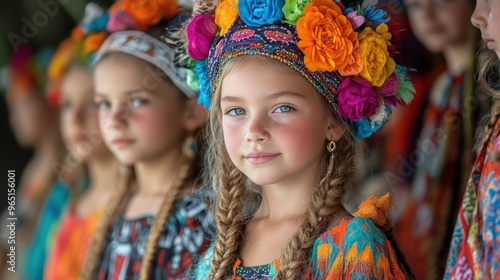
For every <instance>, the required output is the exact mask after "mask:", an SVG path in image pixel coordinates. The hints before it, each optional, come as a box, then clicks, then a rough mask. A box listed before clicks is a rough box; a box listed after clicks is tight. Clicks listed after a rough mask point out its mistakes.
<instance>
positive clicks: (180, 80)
mask: <svg viewBox="0 0 500 280" xmlns="http://www.w3.org/2000/svg"><path fill="white" fill-rule="evenodd" d="M110 52H122V53H126V54H129V55H132V56H134V57H137V58H139V59H142V60H145V61H147V62H149V63H151V64H153V65H154V66H156V67H158V68H159V69H160V70H161V71H163V72H164V73H165V74H166V75H167V76H168V77H169V78H170V80H171V81H172V82H173V83H174V85H175V86H176V87H177V88H179V89H180V90H181V91H182V92H183V93H184V94H185V95H186V96H187V97H188V98H191V97H195V96H197V93H196V92H195V91H193V90H192V89H191V88H190V87H189V86H188V85H187V84H186V79H187V72H186V71H185V69H183V68H180V67H176V66H175V64H174V60H175V50H174V49H172V48H170V47H168V46H167V45H166V44H165V43H162V42H160V41H159V40H157V39H155V38H153V37H151V36H149V35H147V34H146V33H144V32H141V31H134V30H129V31H119V32H115V33H112V34H111V35H110V36H109V37H108V38H106V40H105V41H104V43H103V44H102V45H101V47H100V48H99V51H97V53H96V56H95V58H94V62H93V64H94V65H95V64H96V63H97V62H99V61H100V60H101V59H102V57H103V55H105V54H107V53H110Z"/></svg>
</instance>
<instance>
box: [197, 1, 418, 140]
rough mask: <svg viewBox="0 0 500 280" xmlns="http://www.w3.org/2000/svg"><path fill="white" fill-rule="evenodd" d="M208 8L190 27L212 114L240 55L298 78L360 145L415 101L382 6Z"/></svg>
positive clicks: (234, 4)
mask: <svg viewBox="0 0 500 280" xmlns="http://www.w3.org/2000/svg"><path fill="white" fill-rule="evenodd" d="M206 2H207V1H201V0H200V1H197V2H196V4H195V7H194V11H193V19H192V21H191V22H190V24H189V25H188V26H187V36H188V40H189V42H188V53H189V54H190V55H191V57H192V58H193V59H195V60H197V64H196V68H195V70H196V71H197V73H198V75H199V79H200V91H201V92H200V99H201V102H202V103H204V104H205V105H206V106H207V105H209V104H210V99H211V93H212V91H213V90H215V87H216V85H217V84H218V82H219V79H220V73H221V70H222V68H223V67H224V65H225V63H226V62H227V61H229V60H231V59H232V58H235V57H238V56H242V55H262V56H266V57H269V58H271V59H274V60H276V61H279V62H282V63H284V64H286V65H288V66H289V67H291V68H292V69H294V70H296V71H297V72H298V73H300V74H301V75H302V76H303V77H305V78H306V79H307V80H308V81H309V82H310V83H311V84H312V85H313V86H314V87H315V88H316V90H317V91H318V92H319V93H320V94H321V95H322V96H324V97H325V99H326V100H327V102H328V103H330V104H331V105H332V106H333V108H334V109H335V110H336V111H337V112H338V113H339V115H340V116H341V117H343V118H344V120H345V121H346V123H347V124H348V125H350V127H351V129H352V130H353V132H354V134H355V136H356V138H357V139H363V138H367V137H369V136H371V135H372V134H373V133H374V132H375V131H377V130H378V129H379V128H380V127H382V126H383V125H384V124H385V123H386V122H387V121H388V120H389V114H390V112H391V106H396V105H397V104H398V103H400V102H405V103H409V102H410V101H411V100H412V98H413V94H414V89H413V86H412V84H411V82H410V81H409V79H408V74H407V69H406V68H405V67H403V66H400V65H397V63H396V61H395V59H394V58H395V57H396V56H397V55H398V54H399V53H398V51H397V50H396V48H395V46H396V43H395V42H394V39H395V37H396V36H395V33H397V30H391V28H392V26H396V24H395V23H394V22H393V21H392V20H391V18H390V17H389V16H388V15H387V13H386V12H385V11H383V10H382V9H380V8H379V7H377V6H376V4H377V3H376V2H377V1H376V0H375V1H373V0H365V1H345V2H346V5H344V4H343V3H342V2H340V1H333V0H312V1H311V0H286V1H284V0H278V1H271V0H266V1H261V0H238V1H236V0H222V1H221V2H220V3H217V2H218V1H208V2H210V4H211V5H208V4H205V3H206ZM214 2H215V3H214ZM347 3H348V4H347Z"/></svg>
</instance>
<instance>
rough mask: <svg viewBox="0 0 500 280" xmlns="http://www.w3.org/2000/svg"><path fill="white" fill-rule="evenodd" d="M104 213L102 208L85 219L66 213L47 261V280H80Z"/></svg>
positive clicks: (69, 212)
mask: <svg viewBox="0 0 500 280" xmlns="http://www.w3.org/2000/svg"><path fill="white" fill-rule="evenodd" d="M103 212H104V208H103V207H100V208H99V209H97V210H96V211H94V212H93V213H90V214H89V215H87V216H83V217H81V216H78V215H76V213H74V212H73V211H68V212H67V213H66V215H65V216H64V218H63V220H62V221H61V226H60V229H59V231H58V233H57V236H56V239H55V241H54V246H53V248H52V252H51V254H50V256H49V258H48V260H47V265H46V269H45V279H50V280H66V279H78V276H79V275H80V272H81V270H82V268H83V265H84V263H85V257H86V256H87V251H88V248H89V245H90V243H91V242H92V237H93V236H94V233H95V231H96V229H97V226H98V224H99V220H100V218H101V217H102V214H103Z"/></svg>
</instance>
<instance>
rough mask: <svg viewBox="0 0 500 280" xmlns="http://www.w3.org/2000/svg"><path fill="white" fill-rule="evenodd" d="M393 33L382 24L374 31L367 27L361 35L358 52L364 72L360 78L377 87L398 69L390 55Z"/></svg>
mask: <svg viewBox="0 0 500 280" xmlns="http://www.w3.org/2000/svg"><path fill="white" fill-rule="evenodd" d="M391 37H392V35H391V33H389V27H388V26H387V24H385V23H382V24H381V25H379V26H378V27H377V30H376V31H374V30H373V29H372V28H370V27H367V28H365V30H363V31H362V32H361V33H360V34H359V48H358V52H359V55H360V56H361V59H362V60H363V70H361V72H360V73H359V76H360V77H362V78H363V79H365V80H367V81H370V82H371V83H372V85H374V86H376V87H380V86H382V84H383V83H384V81H385V80H386V79H387V77H389V76H390V75H391V74H392V73H393V72H394V69H395V68H396V62H394V59H392V57H391V56H390V55H389V51H388V48H387V46H390V44H391V43H390V40H391Z"/></svg>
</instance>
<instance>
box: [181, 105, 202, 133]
mask: <svg viewBox="0 0 500 280" xmlns="http://www.w3.org/2000/svg"><path fill="white" fill-rule="evenodd" d="M206 116H207V109H205V107H204V106H203V105H202V104H198V102H197V98H196V97H195V98H190V99H189V100H188V101H187V103H186V111H185V116H184V127H185V128H186V130H188V131H195V130H197V129H199V128H200V127H201V126H202V125H203V122H204V121H205V118H206Z"/></svg>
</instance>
